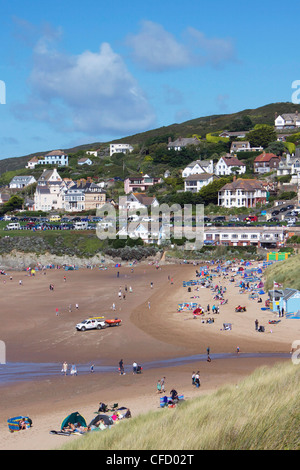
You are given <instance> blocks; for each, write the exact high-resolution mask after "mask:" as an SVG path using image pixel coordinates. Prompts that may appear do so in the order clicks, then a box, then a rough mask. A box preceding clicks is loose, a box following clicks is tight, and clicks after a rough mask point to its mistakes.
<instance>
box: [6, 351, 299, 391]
mask: <svg viewBox="0 0 300 470" xmlns="http://www.w3.org/2000/svg"><path fill="white" fill-rule="evenodd" d="M289 357H290V354H284V353H220V354H210V358H211V360H212V361H215V360H218V359H238V360H242V359H243V358H247V359H249V358H283V359H285V358H289ZM206 360H207V355H204V354H202V355H194V356H186V357H177V358H172V359H162V360H157V361H150V362H146V363H144V364H141V366H142V368H143V371H146V370H147V369H159V368H164V367H178V366H182V365H184V364H189V363H193V362H201V361H206ZM91 365H92V364H91V363H88V364H76V369H77V374H80V375H84V374H90V373H92V372H91ZM93 365H94V367H93V373H96V374H97V373H98V374H99V373H107V372H115V373H117V372H118V364H116V366H111V365H110V366H107V365H104V364H102V363H101V362H99V363H94V364H93ZM70 367H71V364H69V367H68V375H70ZM125 372H132V365H126V364H125ZM58 375H62V364H59V363H34V362H30V363H23V362H7V363H6V364H0V386H4V385H9V384H13V383H17V382H28V381H31V380H39V379H47V378H49V377H57V376H58Z"/></svg>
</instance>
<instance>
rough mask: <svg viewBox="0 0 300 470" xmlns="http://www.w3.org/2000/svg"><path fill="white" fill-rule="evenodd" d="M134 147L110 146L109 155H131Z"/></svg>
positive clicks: (124, 145) (125, 145)
mask: <svg viewBox="0 0 300 470" xmlns="http://www.w3.org/2000/svg"><path fill="white" fill-rule="evenodd" d="M132 151H133V147H132V145H130V144H123V143H121V144H110V146H109V155H110V156H112V155H113V154H114V153H131V152H132Z"/></svg>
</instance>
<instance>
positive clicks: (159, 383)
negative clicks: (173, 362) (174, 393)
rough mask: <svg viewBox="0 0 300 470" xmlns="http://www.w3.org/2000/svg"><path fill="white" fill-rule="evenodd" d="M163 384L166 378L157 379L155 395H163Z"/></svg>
mask: <svg viewBox="0 0 300 470" xmlns="http://www.w3.org/2000/svg"><path fill="white" fill-rule="evenodd" d="M165 383H166V377H163V378H162V379H158V381H157V384H156V389H157V393H165Z"/></svg>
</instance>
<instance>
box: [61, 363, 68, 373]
mask: <svg viewBox="0 0 300 470" xmlns="http://www.w3.org/2000/svg"><path fill="white" fill-rule="evenodd" d="M61 371H62V372H63V374H64V375H65V376H66V375H67V373H68V364H67V363H66V361H65V362H64V363H63V366H62V370H61Z"/></svg>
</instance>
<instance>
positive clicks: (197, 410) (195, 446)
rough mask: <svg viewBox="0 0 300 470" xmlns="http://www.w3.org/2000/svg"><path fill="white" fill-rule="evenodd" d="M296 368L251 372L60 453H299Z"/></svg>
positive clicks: (287, 365)
mask: <svg viewBox="0 0 300 470" xmlns="http://www.w3.org/2000/svg"><path fill="white" fill-rule="evenodd" d="M299 380H300V369H299V366H296V365H294V364H293V363H292V361H291V362H288V363H279V364H277V365H276V366H274V367H272V368H271V369H270V368H267V367H264V368H260V369H258V370H256V371H255V372H254V373H253V374H252V375H251V376H250V377H248V378H247V379H245V380H244V381H243V382H241V383H240V384H239V385H238V386H236V385H228V386H224V387H222V388H220V389H219V390H218V391H216V392H214V393H213V394H211V395H206V396H202V397H199V398H196V399H193V400H189V401H186V402H184V403H182V404H180V405H178V407H177V408H175V409H172V408H171V409H168V408H167V409H161V410H159V411H155V412H149V413H147V414H145V415H140V416H137V417H135V418H132V419H130V420H126V421H124V422H120V423H119V424H118V425H115V426H114V427H112V428H111V429H106V430H104V431H98V432H97V431H96V432H91V433H88V434H86V435H85V436H83V437H82V438H79V439H76V441H73V442H71V443H69V444H67V445H65V446H64V447H63V450H107V451H110V450H122V451H123V450H131V451H133V450H156V451H157V450H190V451H193V450H298V449H299V448H300V428H299V419H300V400H299V399H300V387H299V385H300V384H299Z"/></svg>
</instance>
